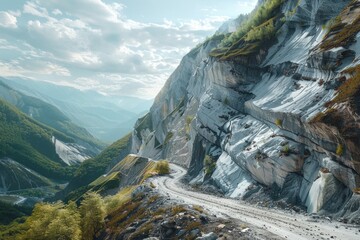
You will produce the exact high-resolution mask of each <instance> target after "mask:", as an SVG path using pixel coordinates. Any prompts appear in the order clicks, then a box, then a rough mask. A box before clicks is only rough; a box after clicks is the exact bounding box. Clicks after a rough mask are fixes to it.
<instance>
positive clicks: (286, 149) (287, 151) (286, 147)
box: [281, 144, 291, 156]
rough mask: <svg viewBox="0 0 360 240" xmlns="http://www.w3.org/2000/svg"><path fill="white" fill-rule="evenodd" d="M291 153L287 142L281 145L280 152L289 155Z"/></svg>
mask: <svg viewBox="0 0 360 240" xmlns="http://www.w3.org/2000/svg"><path fill="white" fill-rule="evenodd" d="M290 153H291V150H290V147H289V145H288V144H286V145H285V146H283V147H282V149H281V154H283V155H285V156H289V155H290Z"/></svg>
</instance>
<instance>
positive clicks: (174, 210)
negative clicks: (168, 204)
mask: <svg viewBox="0 0 360 240" xmlns="http://www.w3.org/2000/svg"><path fill="white" fill-rule="evenodd" d="M186 211H187V210H186V208H185V207H183V206H181V205H176V206H174V207H172V208H171V213H172V215H176V214H178V213H181V212H186Z"/></svg>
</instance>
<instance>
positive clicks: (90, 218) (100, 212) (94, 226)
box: [80, 192, 106, 240]
mask: <svg viewBox="0 0 360 240" xmlns="http://www.w3.org/2000/svg"><path fill="white" fill-rule="evenodd" d="M80 214H81V219H82V222H81V230H82V233H83V234H82V238H83V239H84V240H91V239H93V238H94V236H95V234H96V233H97V232H98V231H99V230H101V229H102V228H103V226H104V218H105V216H106V211H105V205H104V201H103V199H102V198H101V196H100V195H99V194H97V193H94V192H90V193H87V194H86V195H85V197H84V200H83V201H82V202H81V205H80Z"/></svg>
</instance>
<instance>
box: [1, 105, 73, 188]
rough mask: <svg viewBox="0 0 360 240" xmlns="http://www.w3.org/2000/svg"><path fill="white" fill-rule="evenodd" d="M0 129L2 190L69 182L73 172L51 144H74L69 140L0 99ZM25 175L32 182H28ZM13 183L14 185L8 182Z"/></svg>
mask: <svg viewBox="0 0 360 240" xmlns="http://www.w3.org/2000/svg"><path fill="white" fill-rule="evenodd" d="M0 129H1V135H0V159H1V164H2V165H4V166H3V168H2V174H1V179H2V182H1V184H2V186H1V189H2V190H4V191H5V192H6V191H8V190H14V189H21V188H23V187H24V188H27V187H34V186H41V185H46V184H48V183H49V181H48V180H46V179H44V177H47V178H50V179H57V180H66V179H69V178H70V176H71V175H72V168H69V167H66V164H65V163H64V162H63V161H62V159H61V158H60V157H59V155H58V154H57V153H56V148H55V145H54V143H53V142H52V138H53V137H56V138H57V139H60V140H61V141H64V142H71V141H72V139H71V138H70V137H68V136H66V135H64V134H62V133H60V132H58V131H56V130H54V129H51V128H49V127H46V126H45V125H42V124H40V123H38V122H37V121H35V120H33V119H31V118H30V117H28V116H26V115H25V114H23V113H21V112H20V111H19V110H17V109H16V108H15V107H14V106H12V105H10V104H8V103H6V102H5V101H3V100H1V99H0ZM14 161H15V162H16V163H15V162H14ZM5 165H6V166H5ZM6 169H8V170H9V171H6ZM16 172H18V173H19V176H18V174H17V173H16ZM14 174H15V175H14ZM24 174H27V176H29V179H27V180H26V176H24ZM39 175H42V176H44V177H41V176H39ZM11 179H13V180H15V181H13V182H9V181H10V180H11Z"/></svg>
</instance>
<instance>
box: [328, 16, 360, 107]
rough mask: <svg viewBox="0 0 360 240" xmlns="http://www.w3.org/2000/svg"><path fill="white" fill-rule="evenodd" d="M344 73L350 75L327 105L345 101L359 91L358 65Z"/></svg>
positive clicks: (359, 70) (359, 69)
mask: <svg viewBox="0 0 360 240" xmlns="http://www.w3.org/2000/svg"><path fill="white" fill-rule="evenodd" d="M359 25H360V22H359ZM344 73H347V74H350V75H351V77H350V78H349V79H347V80H346V81H345V82H344V83H343V84H342V85H341V86H340V87H339V88H338V91H337V95H336V97H335V98H334V99H333V100H332V101H331V102H330V103H329V105H332V104H334V103H342V102H345V101H347V100H349V99H350V98H351V97H353V96H355V94H356V93H357V92H358V91H360V65H357V66H356V67H353V68H350V69H347V70H346V71H344Z"/></svg>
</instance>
